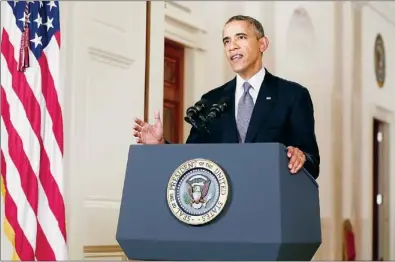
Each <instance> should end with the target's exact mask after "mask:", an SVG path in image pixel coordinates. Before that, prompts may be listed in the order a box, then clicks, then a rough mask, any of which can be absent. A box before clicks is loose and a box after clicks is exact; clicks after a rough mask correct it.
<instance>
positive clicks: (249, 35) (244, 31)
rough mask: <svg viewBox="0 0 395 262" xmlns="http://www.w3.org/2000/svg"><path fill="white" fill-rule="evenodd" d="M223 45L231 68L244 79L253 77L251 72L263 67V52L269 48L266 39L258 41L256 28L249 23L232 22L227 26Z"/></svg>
mask: <svg viewBox="0 0 395 262" xmlns="http://www.w3.org/2000/svg"><path fill="white" fill-rule="evenodd" d="M223 44H224V49H225V54H226V56H227V58H228V61H229V63H230V66H231V67H232V69H233V71H235V72H236V73H239V74H240V75H242V77H245V76H247V77H251V75H249V71H251V70H255V69H258V67H260V66H261V63H262V56H261V52H264V51H265V49H266V46H267V42H266V39H265V38H261V39H258V35H257V32H256V31H255V30H254V26H253V25H251V24H250V23H248V22H247V21H232V22H230V23H228V24H226V25H225V27H224V31H223Z"/></svg>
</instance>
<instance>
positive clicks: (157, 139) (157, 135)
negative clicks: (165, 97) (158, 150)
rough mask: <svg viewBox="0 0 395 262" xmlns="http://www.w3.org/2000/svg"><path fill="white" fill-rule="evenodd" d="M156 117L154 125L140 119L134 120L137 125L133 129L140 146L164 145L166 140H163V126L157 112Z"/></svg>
mask: <svg viewBox="0 0 395 262" xmlns="http://www.w3.org/2000/svg"><path fill="white" fill-rule="evenodd" d="M154 117H155V124H154V125H150V124H148V123H146V122H144V121H143V120H141V119H139V118H136V119H135V120H134V122H135V124H134V127H133V129H134V132H133V135H134V136H135V137H136V138H137V143H138V144H147V145H157V144H164V142H165V140H164V139H163V125H162V122H161V120H160V115H159V112H158V111H157V112H155V115H154Z"/></svg>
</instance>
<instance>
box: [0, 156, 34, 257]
mask: <svg viewBox="0 0 395 262" xmlns="http://www.w3.org/2000/svg"><path fill="white" fill-rule="evenodd" d="M1 175H2V177H3V182H4V187H5V189H6V194H5V197H4V205H5V206H6V207H7V208H5V210H4V213H5V217H6V218H7V221H8V223H10V225H11V227H12V229H13V230H14V233H15V239H14V242H15V250H16V252H17V254H18V256H19V259H20V260H22V261H26V260H33V259H34V252H33V248H32V246H31V245H30V243H29V241H28V240H27V238H26V236H25V233H24V232H23V230H22V228H21V227H20V225H19V223H18V215H17V214H18V211H17V207H16V205H15V202H14V200H13V199H12V197H11V196H10V194H9V193H8V187H7V178H6V176H7V164H6V162H5V159H4V155H3V151H1Z"/></svg>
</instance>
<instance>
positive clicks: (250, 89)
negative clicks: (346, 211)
mask: <svg viewBox="0 0 395 262" xmlns="http://www.w3.org/2000/svg"><path fill="white" fill-rule="evenodd" d="M223 45H224V50H225V54H226V56H227V58H228V60H229V63H230V65H231V67H232V68H233V70H234V72H235V73H236V76H235V78H234V79H232V80H231V81H229V82H227V83H225V84H224V85H222V86H220V87H218V88H215V89H213V90H211V91H209V92H207V93H206V94H204V95H203V96H202V97H201V99H200V100H199V101H198V102H197V103H196V104H195V105H193V106H191V107H190V108H188V109H187V112H186V116H185V118H184V120H185V121H187V122H188V123H189V124H191V125H192V128H191V131H190V134H189V136H188V138H187V141H186V143H185V144H181V145H177V144H169V143H168V142H167V141H166V138H164V137H163V126H162V122H161V120H160V117H159V112H156V113H155V123H153V124H149V123H146V122H144V121H142V120H141V119H138V118H137V119H136V120H135V125H134V136H135V137H136V138H137V142H138V143H140V144H147V145H150V146H131V147H130V150H129V157H128V164H127V169H126V177H125V182H124V189H123V195H122V204H121V208H120V216H119V221H118V229H117V241H118V242H119V243H120V246H121V247H122V249H123V250H124V252H125V254H126V255H127V256H128V257H129V258H130V259H137V260H173V261H175V260H184V261H185V260H189V261H191V260H195V261H215V260H217V261H226V260H228V261H229V260H250V261H262V260H304V261H305V260H310V259H312V257H313V256H314V254H315V252H316V251H317V249H318V247H319V246H320V244H321V222H320V207H319V193H318V185H317V183H316V179H317V177H318V175H319V164H320V156H319V150H318V146H317V141H316V137H315V131H314V110H313V104H312V100H311V97H310V94H309V92H308V90H307V89H306V88H305V87H303V86H301V85H299V84H297V83H293V82H290V81H287V80H284V79H281V78H279V77H277V76H275V75H273V74H271V73H270V72H269V71H268V70H266V69H265V68H264V67H263V66H262V56H263V53H264V52H265V50H266V49H267V47H268V40H267V38H266V37H265V34H264V31H263V28H262V25H261V24H260V23H259V22H258V21H257V20H255V19H253V18H251V17H248V16H234V17H232V18H230V19H229V20H228V21H227V22H226V23H225V27H224V29H223ZM165 143H166V144H168V145H166V146H161V145H160V144H165Z"/></svg>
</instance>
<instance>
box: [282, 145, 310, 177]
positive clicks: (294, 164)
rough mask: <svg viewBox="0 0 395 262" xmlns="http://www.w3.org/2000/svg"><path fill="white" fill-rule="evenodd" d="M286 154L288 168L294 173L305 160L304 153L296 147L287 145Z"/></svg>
mask: <svg viewBox="0 0 395 262" xmlns="http://www.w3.org/2000/svg"><path fill="white" fill-rule="evenodd" d="M287 149H288V152H287V156H288V158H289V164H288V167H289V170H290V171H291V174H296V173H298V171H299V170H300V169H301V168H302V167H303V165H304V162H306V155H305V153H303V151H302V150H300V149H299V148H297V147H293V146H289V147H288V148H287Z"/></svg>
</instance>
